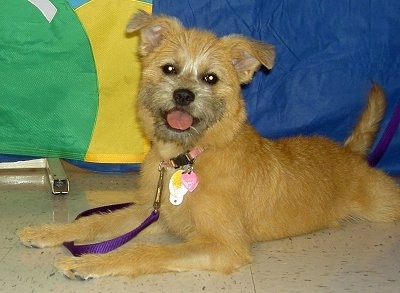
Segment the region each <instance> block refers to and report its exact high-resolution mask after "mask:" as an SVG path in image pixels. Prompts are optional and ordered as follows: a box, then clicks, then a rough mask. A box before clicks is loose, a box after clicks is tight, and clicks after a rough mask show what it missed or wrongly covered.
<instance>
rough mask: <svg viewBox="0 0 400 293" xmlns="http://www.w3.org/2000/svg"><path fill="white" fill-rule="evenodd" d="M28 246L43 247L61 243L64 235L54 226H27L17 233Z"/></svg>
mask: <svg viewBox="0 0 400 293" xmlns="http://www.w3.org/2000/svg"><path fill="white" fill-rule="evenodd" d="M17 235H18V237H19V239H20V240H21V242H22V243H23V244H24V245H25V246H27V247H34V248H43V247H51V246H58V245H61V244H62V243H63V242H64V241H63V237H62V235H60V233H59V231H57V230H56V229H55V228H54V227H52V226H40V227H27V228H25V229H22V230H21V231H18V233H17Z"/></svg>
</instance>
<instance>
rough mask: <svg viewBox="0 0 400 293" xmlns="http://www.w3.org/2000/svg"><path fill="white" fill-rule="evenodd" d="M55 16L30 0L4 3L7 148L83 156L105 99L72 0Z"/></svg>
mask: <svg viewBox="0 0 400 293" xmlns="http://www.w3.org/2000/svg"><path fill="white" fill-rule="evenodd" d="M51 2H52V3H53V4H54V5H55V6H56V7H57V9H58V11H57V14H56V15H55V17H54V19H53V20H52V22H51V23H49V22H48V21H47V20H46V18H45V17H44V16H43V14H42V13H41V12H40V10H38V9H37V8H36V7H35V6H34V5H32V4H31V3H29V2H28V1H27V0H2V2H1V4H0V153H3V154H15V155H34V156H43V157H61V158H70V159H79V160H82V159H83V158H84V156H85V153H86V150H87V148H88V146H89V143H90V139H91V136H92V132H93V127H94V124H95V119H96V115H97V107H98V88H97V74H96V69H95V65H94V60H93V55H92V51H91V47H90V44H89V40H88V39H87V36H86V33H85V31H84V29H83V27H82V25H81V23H80V21H79V19H78V18H77V16H76V14H75V12H74V11H73V10H72V8H71V7H70V5H69V4H68V3H67V1H65V0H51Z"/></svg>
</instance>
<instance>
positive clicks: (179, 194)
mask: <svg viewBox="0 0 400 293" xmlns="http://www.w3.org/2000/svg"><path fill="white" fill-rule="evenodd" d="M183 172H184V171H183V170H178V171H176V172H175V173H174V174H172V176H171V179H170V180H169V186H168V187H169V201H170V202H171V203H172V204H173V205H180V204H181V203H182V202H183V198H184V197H185V194H186V193H187V192H188V189H187V188H186V187H185V186H184V185H183V183H182V174H183Z"/></svg>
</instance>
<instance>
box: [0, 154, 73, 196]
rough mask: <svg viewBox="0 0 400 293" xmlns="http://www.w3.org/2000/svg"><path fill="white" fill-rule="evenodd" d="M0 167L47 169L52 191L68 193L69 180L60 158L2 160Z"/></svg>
mask: <svg viewBox="0 0 400 293" xmlns="http://www.w3.org/2000/svg"><path fill="white" fill-rule="evenodd" d="M0 169H3V170H6V169H7V170H12V169H46V171H47V174H48V177H49V182H50V185H51V192H52V193H53V194H67V193H68V192H69V181H68V178H67V175H65V171H64V168H63V166H62V164H61V161H60V159H58V158H47V159H35V160H28V161H18V162H7V163H6V162H4V163H1V162H0Z"/></svg>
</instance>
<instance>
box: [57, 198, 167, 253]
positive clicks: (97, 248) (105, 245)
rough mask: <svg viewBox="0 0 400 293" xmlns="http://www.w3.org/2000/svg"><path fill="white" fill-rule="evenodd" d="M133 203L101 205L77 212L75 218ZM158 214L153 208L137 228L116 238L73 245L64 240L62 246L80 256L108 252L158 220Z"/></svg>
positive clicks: (106, 211)
mask: <svg viewBox="0 0 400 293" xmlns="http://www.w3.org/2000/svg"><path fill="white" fill-rule="evenodd" d="M132 204H133V203H123V204H115V205H109V206H103V207H98V208H94V209H90V210H87V211H85V212H83V213H81V214H79V215H78V216H77V217H76V219H79V218H81V217H87V216H90V215H93V214H102V213H109V212H113V211H116V210H119V209H123V208H126V207H129V206H131V205H132ZM159 216H160V212H159V211H158V210H153V211H152V212H151V214H150V216H148V217H147V218H146V219H145V220H144V221H143V223H141V224H140V225H139V226H138V227H137V228H135V229H133V230H132V231H130V232H128V233H126V234H124V235H121V236H119V237H117V238H114V239H110V240H106V241H103V242H99V243H93V244H83V245H75V243H74V242H73V241H71V242H64V246H65V247H66V248H67V249H68V250H69V251H70V252H71V253H72V254H73V255H74V256H81V255H82V254H89V253H90V254H93V253H107V252H110V251H112V250H114V249H116V248H118V247H120V246H122V245H124V244H125V243H127V242H128V241H130V240H131V239H133V238H134V237H136V235H138V234H139V233H140V232H142V231H143V230H144V229H145V228H147V227H148V226H149V225H151V224H152V223H154V222H155V221H157V220H158V217H159Z"/></svg>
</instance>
